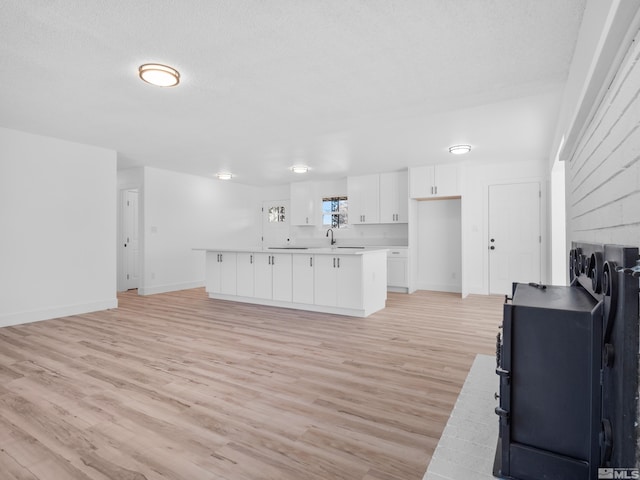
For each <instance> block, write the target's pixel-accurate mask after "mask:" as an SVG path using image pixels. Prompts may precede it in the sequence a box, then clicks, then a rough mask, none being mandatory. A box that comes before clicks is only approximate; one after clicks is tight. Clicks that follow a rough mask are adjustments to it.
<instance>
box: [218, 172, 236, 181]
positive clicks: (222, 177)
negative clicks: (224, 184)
mask: <svg viewBox="0 0 640 480" xmlns="http://www.w3.org/2000/svg"><path fill="white" fill-rule="evenodd" d="M216 177H218V180H231V177H233V175H231V174H230V173H229V172H219V173H216Z"/></svg>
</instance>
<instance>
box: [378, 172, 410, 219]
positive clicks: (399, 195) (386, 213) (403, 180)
mask: <svg viewBox="0 0 640 480" xmlns="http://www.w3.org/2000/svg"><path fill="white" fill-rule="evenodd" d="M408 201H409V197H408V179H407V172H406V171H405V172H388V173H381V174H380V223H407V222H408Z"/></svg>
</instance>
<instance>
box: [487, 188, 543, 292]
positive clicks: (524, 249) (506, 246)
mask: <svg viewBox="0 0 640 480" xmlns="http://www.w3.org/2000/svg"><path fill="white" fill-rule="evenodd" d="M540 243H541V238H540V184H539V183H538V182H531V183H517V184H507V185H490V186H489V293H496V294H511V291H512V283H513V282H522V283H529V282H540Z"/></svg>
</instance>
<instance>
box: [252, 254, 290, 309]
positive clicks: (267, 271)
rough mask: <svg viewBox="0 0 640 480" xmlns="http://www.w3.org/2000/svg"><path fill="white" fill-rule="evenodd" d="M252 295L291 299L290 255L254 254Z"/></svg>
mask: <svg viewBox="0 0 640 480" xmlns="http://www.w3.org/2000/svg"><path fill="white" fill-rule="evenodd" d="M253 268H254V270H253V271H254V283H253V285H254V296H255V297H257V298H264V299H272V300H280V301H284V302H290V301H291V255H290V254H287V253H255V254H254V266H253Z"/></svg>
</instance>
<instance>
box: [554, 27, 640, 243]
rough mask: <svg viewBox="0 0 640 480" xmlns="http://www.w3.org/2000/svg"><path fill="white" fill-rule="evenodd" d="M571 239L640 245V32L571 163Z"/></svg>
mask: <svg viewBox="0 0 640 480" xmlns="http://www.w3.org/2000/svg"><path fill="white" fill-rule="evenodd" d="M566 178H567V221H568V231H569V238H570V239H571V240H578V241H586V242H594V243H617V244H627V245H634V246H640V35H639V34H636V37H635V39H634V42H633V43H632V44H631V46H630V47H629V50H628V52H627V54H626V56H625V59H624V61H623V62H622V64H621V66H620V68H619V69H618V72H617V74H616V76H615V78H614V80H613V82H612V83H611V85H610V86H609V89H608V91H607V93H606V95H605V97H604V99H603V101H602V102H601V104H600V105H599V107H598V110H597V112H596V114H595V115H594V118H593V119H592V121H591V123H590V124H589V126H588V127H587V129H586V131H585V133H584V135H583V136H582V138H581V139H580V141H579V143H578V146H577V148H576V151H575V153H574V155H573V157H572V158H571V159H570V160H569V162H568V165H567V177H566Z"/></svg>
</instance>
